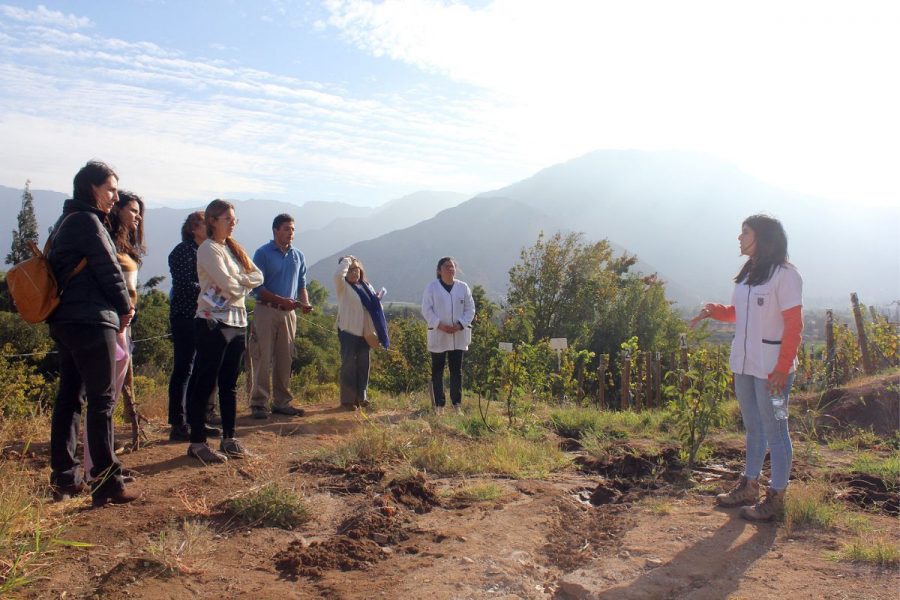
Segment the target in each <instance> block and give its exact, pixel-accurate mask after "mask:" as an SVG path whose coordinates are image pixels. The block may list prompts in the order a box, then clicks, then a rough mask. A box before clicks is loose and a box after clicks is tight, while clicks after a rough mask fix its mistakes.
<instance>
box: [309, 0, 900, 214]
mask: <svg viewBox="0 0 900 600" xmlns="http://www.w3.org/2000/svg"><path fill="white" fill-rule="evenodd" d="M326 6H327V8H328V9H329V11H330V13H331V16H330V18H329V20H328V23H329V25H330V26H331V27H334V28H336V29H337V30H338V31H339V32H340V33H341V35H342V36H344V38H345V39H346V40H347V41H349V42H350V43H351V44H354V45H355V46H357V47H358V48H360V49H362V50H364V51H366V52H369V53H371V54H372V55H373V56H384V57H389V58H391V59H394V60H398V61H403V62H405V63H408V64H410V65H414V66H416V67H418V68H421V69H423V70H425V71H428V72H432V73H438V74H442V75H445V76H447V77H450V78H452V79H455V80H457V81H460V82H464V83H467V84H471V85H474V86H477V87H478V88H481V89H483V90H487V91H489V92H491V93H492V94H494V105H493V106H492V107H490V110H491V113H492V120H493V121H494V122H495V123H496V124H497V127H498V128H501V129H505V130H506V131H507V132H508V133H509V135H510V136H511V137H512V139H514V140H516V142H518V144H520V146H521V148H522V151H521V152H522V155H523V159H524V160H525V161H526V162H528V163H531V164H546V163H548V162H554V161H556V160H564V159H565V158H568V157H571V156H573V155H574V154H577V153H578V152H579V151H582V150H583V151H587V150H590V149H593V148H597V147H637V148H646V149H660V148H683V149H693V150H699V151H703V152H707V153H710V154H714V155H718V156H721V157H723V158H726V159H730V160H733V161H735V162H738V163H739V164H741V165H742V166H745V167H748V168H750V169H752V170H753V171H755V172H756V173H757V174H759V175H761V176H763V177H764V178H767V179H769V180H772V181H773V182H775V183H778V184H782V185H787V186H790V187H794V188H798V189H803V190H805V191H808V192H813V193H819V194H824V195H828V196H837V197H841V196H844V197H850V196H851V195H853V196H857V195H858V194H859V193H860V192H862V194H863V195H864V196H865V197H867V198H868V199H870V200H880V201H882V202H891V201H896V202H898V203H900V187H898V184H897V182H896V178H895V177H894V175H893V170H894V169H892V168H885V167H886V166H888V165H890V164H896V163H897V162H898V161H900V151H898V147H897V145H896V143H895V140H896V139H897V138H898V136H900V118H898V116H897V115H898V114H900V113H898V111H897V110H896V107H897V106H898V105H900V80H898V78H896V77H894V76H892V75H890V74H892V73H893V72H894V71H896V57H897V56H900V36H897V35H896V32H897V31H898V30H900V3H896V2H890V1H880V2H872V1H863V2H859V3H855V4H854V5H853V7H852V9H851V8H848V7H847V5H846V4H845V3H842V2H836V1H826V2H821V1H816V2H813V1H803V2H791V3H784V2H773V1H765V2H755V3H752V4H740V3H730V2H720V1H718V0H700V1H686V2H669V1H635V2H613V1H604V0H556V1H554V2H546V1H541V0H494V1H492V2H488V3H487V4H486V5H484V6H482V7H480V8H471V7H468V6H465V5H463V4H460V3H458V2H445V1H442V0H385V1H384V2H374V1H370V0H327V1H326ZM848 167H852V169H849V168H848Z"/></svg>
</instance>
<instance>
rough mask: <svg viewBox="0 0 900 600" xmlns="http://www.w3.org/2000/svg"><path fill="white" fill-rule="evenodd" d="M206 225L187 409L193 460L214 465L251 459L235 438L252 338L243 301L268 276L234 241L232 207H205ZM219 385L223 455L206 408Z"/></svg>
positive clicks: (219, 204) (200, 251) (200, 254)
mask: <svg viewBox="0 0 900 600" xmlns="http://www.w3.org/2000/svg"><path fill="white" fill-rule="evenodd" d="M205 220H206V232H207V235H208V237H207V239H206V241H205V242H203V243H202V244H200V247H199V248H198V249H197V277H198V279H199V281H200V296H199V298H198V300H197V314H196V317H195V319H194V327H195V340H196V344H197V356H196V361H195V363H194V364H195V368H194V372H193V374H192V375H191V377H192V384H191V385H189V389H190V390H191V395H190V398H189V400H188V406H187V413H188V423H189V424H190V428H191V445H190V446H189V447H188V456H193V457H194V458H197V459H199V460H200V461H202V462H203V463H211V462H225V461H226V460H228V458H229V457H232V458H242V457H245V456H249V452H248V451H247V450H246V448H244V446H243V445H242V444H241V443H240V442H238V440H237V439H235V437H234V423H235V415H236V413H237V379H238V375H239V374H240V369H241V361H242V359H243V356H244V347H245V344H246V337H247V308H246V305H245V303H244V299H245V298H246V297H247V295H248V294H249V293H250V292H251V291H252V290H253V288H255V287H258V286H260V285H262V282H263V274H262V272H261V271H260V270H259V269H258V268H257V267H256V265H254V264H253V261H251V260H250V257H249V256H247V252H246V251H245V250H244V249H243V247H241V245H240V244H238V243H237V241H235V239H234V238H232V237H231V235H232V233H233V232H234V228H235V226H236V225H237V222H238V221H237V218H235V216H234V206H233V205H232V204H231V203H229V202H226V201H224V200H213V201H212V202H210V203H209V206H207V207H206V211H205ZM216 383H218V386H219V410H220V413H221V415H222V441H221V442H220V443H219V450H218V451H216V450H214V449H212V448H210V447H209V446H208V445H207V444H206V404H207V399H208V398H209V395H210V394H211V393H212V391H213V388H214V387H215V386H216Z"/></svg>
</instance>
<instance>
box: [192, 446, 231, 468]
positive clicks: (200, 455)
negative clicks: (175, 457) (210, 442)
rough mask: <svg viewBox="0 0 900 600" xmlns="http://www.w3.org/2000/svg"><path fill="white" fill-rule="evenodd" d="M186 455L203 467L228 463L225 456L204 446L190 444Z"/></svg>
mask: <svg viewBox="0 0 900 600" xmlns="http://www.w3.org/2000/svg"><path fill="white" fill-rule="evenodd" d="M187 455H188V456H193V457H194V458H196V459H197V460H199V461H200V462H202V463H203V464H205V465H209V464H213V463H223V462H227V461H228V457H227V456H225V455H224V454H222V453H221V452H219V451H217V450H213V449H212V448H210V447H209V446H207V445H206V444H191V445H190V446H188V451H187Z"/></svg>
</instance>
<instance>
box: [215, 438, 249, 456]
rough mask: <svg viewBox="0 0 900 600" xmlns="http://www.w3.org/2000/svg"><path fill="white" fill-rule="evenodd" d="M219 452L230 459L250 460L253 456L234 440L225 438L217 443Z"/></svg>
mask: <svg viewBox="0 0 900 600" xmlns="http://www.w3.org/2000/svg"><path fill="white" fill-rule="evenodd" d="M219 450H221V451H222V452H223V453H225V454H227V455H228V456H230V457H231V458H250V457H252V456H253V454H252V453H251V452H250V451H249V450H247V449H246V448H244V445H243V444H241V443H240V442H239V441H237V440H236V439H234V438H225V439H224V440H222V441H221V442H219Z"/></svg>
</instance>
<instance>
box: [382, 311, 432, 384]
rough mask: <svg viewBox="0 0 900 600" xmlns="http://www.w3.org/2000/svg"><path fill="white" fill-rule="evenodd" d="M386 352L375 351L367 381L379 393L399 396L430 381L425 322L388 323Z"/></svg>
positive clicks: (408, 320)
mask: <svg viewBox="0 0 900 600" xmlns="http://www.w3.org/2000/svg"><path fill="white" fill-rule="evenodd" d="M388 334H389V335H390V338H391V350H390V351H389V352H381V351H377V352H376V353H375V354H376V356H375V358H374V360H373V361H372V369H371V374H370V381H371V384H372V386H373V387H375V388H376V389H378V390H381V391H384V392H388V393H392V394H402V393H409V392H412V391H414V390H418V389H421V388H424V387H425V386H426V385H428V382H429V381H430V378H431V355H430V354H429V353H428V341H427V337H426V327H425V323H424V322H423V321H422V320H421V319H417V318H414V317H408V318H403V319H392V320H391V321H389V322H388Z"/></svg>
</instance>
